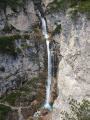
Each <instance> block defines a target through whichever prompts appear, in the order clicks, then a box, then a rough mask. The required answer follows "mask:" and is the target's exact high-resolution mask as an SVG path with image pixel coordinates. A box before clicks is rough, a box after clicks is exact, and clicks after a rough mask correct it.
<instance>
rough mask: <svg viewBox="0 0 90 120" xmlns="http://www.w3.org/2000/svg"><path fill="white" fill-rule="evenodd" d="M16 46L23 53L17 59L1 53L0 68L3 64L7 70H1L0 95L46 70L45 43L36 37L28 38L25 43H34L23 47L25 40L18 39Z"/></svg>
mask: <svg viewBox="0 0 90 120" xmlns="http://www.w3.org/2000/svg"><path fill="white" fill-rule="evenodd" d="M15 43H16V47H17V48H20V49H21V53H20V54H19V55H18V56H17V58H16V59H14V58H13V56H10V55H9V54H1V53H0V68H1V67H2V66H3V67H4V68H5V72H2V71H0V96H1V95H2V94H3V93H5V92H6V91H7V90H8V89H10V88H12V89H15V88H17V87H20V86H21V85H22V83H23V82H25V81H27V80H31V79H32V78H34V77H36V78H38V77H39V74H40V71H43V70H44V58H45V45H44V43H39V42H38V40H37V43H38V45H37V47H36V45H35V43H36V39H35V40H34V39H33V40H32V38H31V40H26V42H24V45H29V46H30V45H33V46H30V48H27V49H23V48H22V44H23V42H22V41H21V40H19V41H18V42H17V40H16V42H15Z"/></svg>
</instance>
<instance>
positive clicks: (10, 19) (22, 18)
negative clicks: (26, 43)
mask: <svg viewBox="0 0 90 120" xmlns="http://www.w3.org/2000/svg"><path fill="white" fill-rule="evenodd" d="M24 4H25V8H24V9H25V10H24V9H23V8H18V12H14V11H12V9H11V7H9V6H8V7H7V8H6V12H4V10H0V30H2V29H3V28H4V26H5V24H10V25H12V26H14V27H15V28H16V29H18V30H20V31H31V29H32V27H33V26H37V25H38V17H37V16H36V12H35V9H34V4H33V2H32V1H31V0H27V1H25V3H24Z"/></svg>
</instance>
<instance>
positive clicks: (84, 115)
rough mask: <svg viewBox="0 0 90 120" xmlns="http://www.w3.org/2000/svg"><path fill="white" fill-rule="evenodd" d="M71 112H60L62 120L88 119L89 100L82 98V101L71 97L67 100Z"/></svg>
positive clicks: (89, 113) (89, 115)
mask: <svg viewBox="0 0 90 120" xmlns="http://www.w3.org/2000/svg"><path fill="white" fill-rule="evenodd" d="M69 105H70V109H71V113H72V114H69V113H68V112H66V111H63V112H61V114H62V115H63V117H62V118H63V120H90V101H88V100H85V99H84V100H83V101H82V103H79V102H77V101H76V100H74V99H72V100H71V101H70V102H69Z"/></svg>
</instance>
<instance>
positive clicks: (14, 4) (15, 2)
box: [0, 0, 25, 12]
mask: <svg viewBox="0 0 90 120" xmlns="http://www.w3.org/2000/svg"><path fill="white" fill-rule="evenodd" d="M24 3H25V2H24V1H23V0H0V9H3V10H4V11H6V7H7V6H10V7H11V9H12V10H13V11H14V12H18V10H17V9H18V7H20V8H24V6H25V4H24Z"/></svg>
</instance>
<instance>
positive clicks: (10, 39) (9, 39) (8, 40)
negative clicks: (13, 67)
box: [0, 34, 21, 58]
mask: <svg viewBox="0 0 90 120" xmlns="http://www.w3.org/2000/svg"><path fill="white" fill-rule="evenodd" d="M18 39H21V35H18V34H16V35H13V36H4V37H0V52H1V53H8V54H10V55H12V56H13V57H14V58H16V57H17V55H18V52H17V50H16V47H15V40H18Z"/></svg>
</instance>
